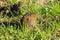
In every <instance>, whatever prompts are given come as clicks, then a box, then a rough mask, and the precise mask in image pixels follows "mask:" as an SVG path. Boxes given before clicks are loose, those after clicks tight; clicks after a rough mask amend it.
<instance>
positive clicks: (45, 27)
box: [0, 0, 60, 40]
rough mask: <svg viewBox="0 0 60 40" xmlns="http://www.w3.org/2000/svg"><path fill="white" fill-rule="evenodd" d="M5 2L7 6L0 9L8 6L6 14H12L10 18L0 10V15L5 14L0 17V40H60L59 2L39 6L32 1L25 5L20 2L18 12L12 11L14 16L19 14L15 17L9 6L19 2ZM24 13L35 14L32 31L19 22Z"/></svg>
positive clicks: (10, 0)
mask: <svg viewBox="0 0 60 40" xmlns="http://www.w3.org/2000/svg"><path fill="white" fill-rule="evenodd" d="M6 2H7V3H8V4H9V5H8V4H7V5H6V6H2V7H6V8H7V6H8V8H9V9H8V11H9V12H8V13H11V12H12V13H11V17H8V15H7V13H6V12H7V11H5V10H4V9H3V10H2V11H1V10H0V14H3V13H4V12H5V14H4V16H3V15H1V16H0V40H60V3H59V2H60V1H56V0H53V1H50V2H49V3H47V4H44V5H40V4H38V3H36V2H35V1H32V0H30V2H28V3H26V4H25V3H24V1H23V0H20V2H21V4H20V6H19V7H18V9H17V10H18V11H16V10H15V9H14V10H15V11H16V14H17V13H19V14H18V15H17V16H15V15H16V14H14V13H13V11H14V10H13V11H11V6H13V5H15V4H16V3H18V2H19V0H15V1H13V0H7V1H6ZM26 2H27V1H26ZM0 8H1V7H0ZM12 8H13V7H12ZM10 11H11V12H10ZM15 11H14V12H15ZM26 13H27V14H29V13H35V14H36V18H37V19H36V23H35V26H34V28H33V30H30V29H29V28H28V27H29V26H28V27H26V26H24V25H22V24H21V22H22V21H20V20H21V19H23V16H24V15H25V14H26Z"/></svg>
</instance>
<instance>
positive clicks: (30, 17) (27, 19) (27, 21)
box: [23, 13, 36, 29]
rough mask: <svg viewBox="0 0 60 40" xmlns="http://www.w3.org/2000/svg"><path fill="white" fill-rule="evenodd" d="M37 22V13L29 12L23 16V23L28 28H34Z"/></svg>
mask: <svg viewBox="0 0 60 40" xmlns="http://www.w3.org/2000/svg"><path fill="white" fill-rule="evenodd" d="M35 22H36V14H35V13H27V14H25V15H24V17H23V24H24V25H25V26H27V27H28V28H30V29H32V28H33V27H34V26H35Z"/></svg>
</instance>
